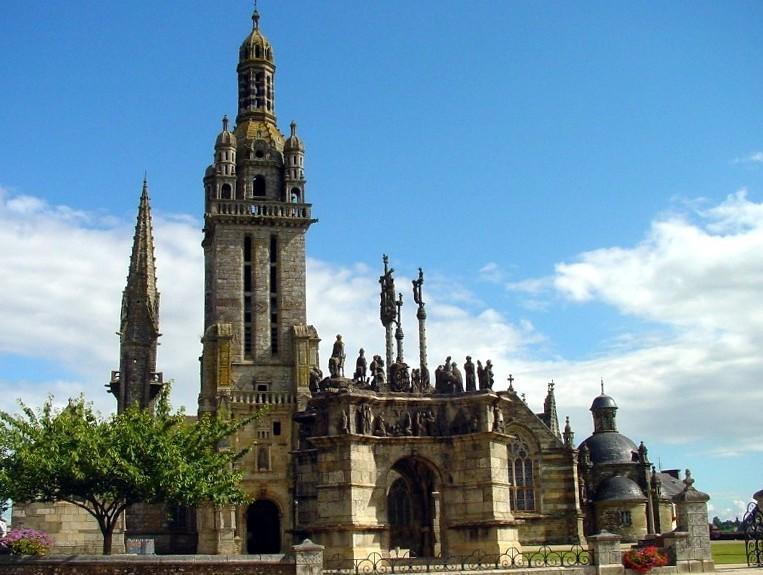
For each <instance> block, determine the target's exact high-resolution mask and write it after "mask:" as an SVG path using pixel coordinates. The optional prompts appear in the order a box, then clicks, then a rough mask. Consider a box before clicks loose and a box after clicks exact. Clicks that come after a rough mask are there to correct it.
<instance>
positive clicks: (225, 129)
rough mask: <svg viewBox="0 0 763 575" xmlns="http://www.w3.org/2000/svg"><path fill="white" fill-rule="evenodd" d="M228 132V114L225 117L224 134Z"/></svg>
mask: <svg viewBox="0 0 763 575" xmlns="http://www.w3.org/2000/svg"><path fill="white" fill-rule="evenodd" d="M227 131H228V114H225V115H224V116H223V132H227Z"/></svg>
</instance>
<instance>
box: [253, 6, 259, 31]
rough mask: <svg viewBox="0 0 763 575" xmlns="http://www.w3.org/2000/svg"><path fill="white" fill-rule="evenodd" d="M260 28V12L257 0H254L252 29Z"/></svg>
mask: <svg viewBox="0 0 763 575" xmlns="http://www.w3.org/2000/svg"><path fill="white" fill-rule="evenodd" d="M259 29H260V13H259V11H258V10H257V0H254V12H252V30H259Z"/></svg>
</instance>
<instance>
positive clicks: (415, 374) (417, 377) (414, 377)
mask: <svg viewBox="0 0 763 575" xmlns="http://www.w3.org/2000/svg"><path fill="white" fill-rule="evenodd" d="M411 391H412V392H414V393H421V372H420V371H419V369H418V368H416V367H414V368H413V369H412V370H411Z"/></svg>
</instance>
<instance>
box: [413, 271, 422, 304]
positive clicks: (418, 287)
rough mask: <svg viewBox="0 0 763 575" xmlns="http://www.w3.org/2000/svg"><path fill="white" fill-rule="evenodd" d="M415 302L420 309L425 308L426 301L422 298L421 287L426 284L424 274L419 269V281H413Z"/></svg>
mask: <svg viewBox="0 0 763 575" xmlns="http://www.w3.org/2000/svg"><path fill="white" fill-rule="evenodd" d="M412 283H413V301H414V302H416V304H417V305H418V306H419V307H424V299H423V298H422V297H421V286H422V285H423V284H424V272H423V271H422V269H421V268H419V279H416V280H413V282H412Z"/></svg>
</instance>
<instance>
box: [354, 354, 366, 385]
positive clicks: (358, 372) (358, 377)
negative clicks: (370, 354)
mask: <svg viewBox="0 0 763 575" xmlns="http://www.w3.org/2000/svg"><path fill="white" fill-rule="evenodd" d="M365 353H366V352H365V350H364V349H363V348H362V347H361V348H360V351H359V352H358V359H357V360H355V374H354V375H353V376H352V379H354V380H355V381H357V382H358V383H366V381H367V380H368V378H367V377H366V370H367V368H368V361H367V360H366V356H365Z"/></svg>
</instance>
